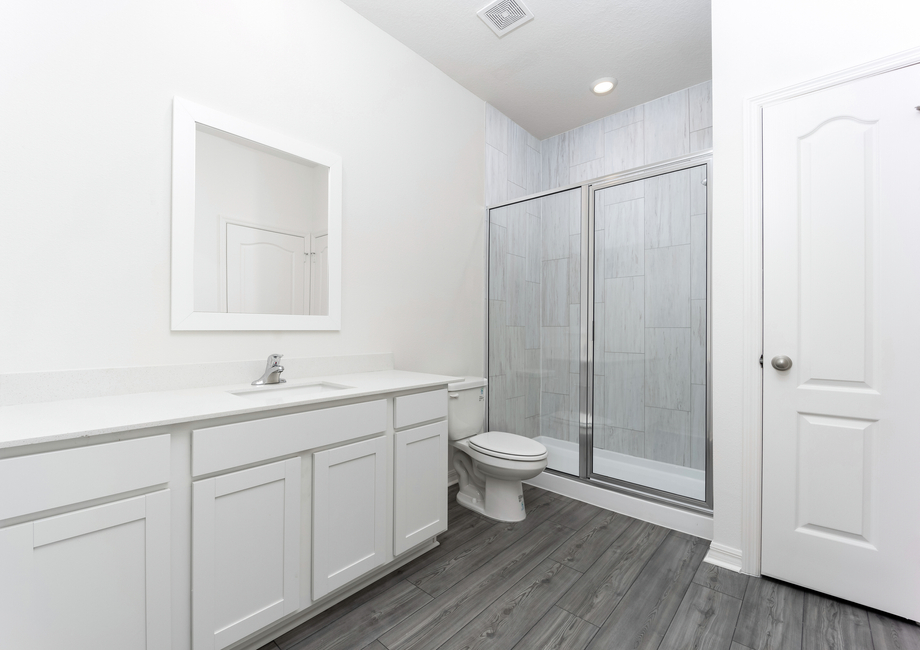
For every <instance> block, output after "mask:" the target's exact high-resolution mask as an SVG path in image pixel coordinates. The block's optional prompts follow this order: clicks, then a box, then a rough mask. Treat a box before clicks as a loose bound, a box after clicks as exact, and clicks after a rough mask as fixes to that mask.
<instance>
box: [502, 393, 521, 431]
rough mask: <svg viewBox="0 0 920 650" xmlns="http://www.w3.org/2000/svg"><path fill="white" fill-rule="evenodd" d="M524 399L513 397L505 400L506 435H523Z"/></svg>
mask: <svg viewBox="0 0 920 650" xmlns="http://www.w3.org/2000/svg"><path fill="white" fill-rule="evenodd" d="M525 399H526V398H525V397H523V396H522V397H514V398H512V399H509V400H506V401H505V404H506V412H507V413H508V427H507V428H506V429H504V431H507V432H508V433H515V434H517V435H519V436H523V435H524V420H525V417H524V400H525Z"/></svg>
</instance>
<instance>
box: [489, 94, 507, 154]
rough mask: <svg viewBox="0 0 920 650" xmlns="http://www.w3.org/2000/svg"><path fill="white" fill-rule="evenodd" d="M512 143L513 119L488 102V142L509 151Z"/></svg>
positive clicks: (498, 148) (503, 151)
mask: <svg viewBox="0 0 920 650" xmlns="http://www.w3.org/2000/svg"><path fill="white" fill-rule="evenodd" d="M510 143H511V120H510V119H509V118H508V117H506V116H505V114H504V113H502V112H501V111H500V110H498V109H497V108H495V107H494V106H492V105H491V104H486V144H487V145H489V146H491V147H495V148H496V149H497V150H498V151H501V152H502V153H508V152H509V147H510Z"/></svg>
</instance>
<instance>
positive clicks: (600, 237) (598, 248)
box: [594, 206, 607, 302]
mask: <svg viewBox="0 0 920 650" xmlns="http://www.w3.org/2000/svg"><path fill="white" fill-rule="evenodd" d="M603 209H604V208H603V206H601V207H600V211H601V214H599V215H597V218H596V220H595V223H604V221H605V219H604V214H603ZM606 237H607V231H606V230H604V229H603V228H599V229H598V230H595V231H594V276H595V278H596V280H601V279H603V277H604V270H605V269H606V268H607V262H606V251H607V247H606V245H605V241H604V240H605V239H606ZM594 291H595V300H599V301H601V302H603V300H604V292H603V290H602V289H601V288H600V287H598V286H597V285H596V283H595V289H594Z"/></svg>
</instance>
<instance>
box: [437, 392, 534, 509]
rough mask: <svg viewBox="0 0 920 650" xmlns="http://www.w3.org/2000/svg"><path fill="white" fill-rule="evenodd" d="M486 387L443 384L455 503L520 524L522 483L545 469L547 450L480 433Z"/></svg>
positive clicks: (504, 436)
mask: <svg viewBox="0 0 920 650" xmlns="http://www.w3.org/2000/svg"><path fill="white" fill-rule="evenodd" d="M486 384H487V380H486V379H483V378H482V377H464V378H463V379H462V380H458V381H456V382H453V383H451V384H448V386H447V391H448V392H447V394H448V400H447V432H448V437H449V438H450V445H451V447H453V448H454V469H455V470H456V471H457V477H458V478H459V481H460V491H459V492H458V493H457V503H459V504H460V505H462V506H465V507H467V508H469V509H470V510H475V511H476V512H479V513H482V514H483V515H485V516H486V517H489V518H491V519H497V520H498V521H521V520H522V519H524V517H526V516H527V511H526V510H525V508H524V496H523V493H522V491H521V481H524V480H527V479H529V478H533V477H534V476H536V475H538V474H539V473H540V472H542V471H543V469H544V468H545V467H546V447H544V446H543V445H541V444H540V443H539V442H537V441H536V440H531V439H530V438H526V437H524V436H520V435H517V434H514V433H506V432H504V431H487V432H485V433H483V432H482V429H483V419H484V416H485V403H486V402H485V392H486Z"/></svg>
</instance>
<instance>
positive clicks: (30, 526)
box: [0, 490, 171, 650]
mask: <svg viewBox="0 0 920 650" xmlns="http://www.w3.org/2000/svg"><path fill="white" fill-rule="evenodd" d="M169 575H170V562H169V490H163V491H160V492H155V493H153V494H148V495H146V496H141V497H135V498H133V499H125V500H123V501H116V502H115V503H107V504H105V505H101V506H96V507H94V508H86V509H85V510H78V511H76V512H71V513H68V514H65V515H60V516H58V517H50V518H48V519H40V520H38V521H33V522H30V523H27V524H21V525H19V526H11V527H9V528H4V529H2V530H0V612H2V614H0V618H2V620H3V623H2V624H0V648H17V649H22V650H31V649H34V650H45V649H47V648H68V649H69V650H97V649H98V648H118V649H119V650H166V649H167V648H169V647H170V645H171V638H170V635H171V633H170V622H171V618H170V589H169Z"/></svg>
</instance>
